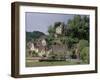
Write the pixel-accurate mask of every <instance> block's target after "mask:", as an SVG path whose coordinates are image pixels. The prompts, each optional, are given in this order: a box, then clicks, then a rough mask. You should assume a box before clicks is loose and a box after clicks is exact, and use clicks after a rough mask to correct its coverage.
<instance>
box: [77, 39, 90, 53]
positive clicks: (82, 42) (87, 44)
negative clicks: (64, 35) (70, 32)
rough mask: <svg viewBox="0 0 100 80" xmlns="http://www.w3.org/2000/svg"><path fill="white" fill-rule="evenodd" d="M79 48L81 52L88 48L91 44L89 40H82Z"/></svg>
mask: <svg viewBox="0 0 100 80" xmlns="http://www.w3.org/2000/svg"><path fill="white" fill-rule="evenodd" d="M78 44H79V48H80V51H81V50H82V49H83V48H84V47H88V46H89V43H88V41H87V40H84V39H83V40H80V41H79V43H78Z"/></svg>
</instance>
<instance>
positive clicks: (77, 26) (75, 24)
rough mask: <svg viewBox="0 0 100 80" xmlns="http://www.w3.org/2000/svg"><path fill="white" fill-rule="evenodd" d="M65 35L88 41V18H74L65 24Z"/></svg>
mask: <svg viewBox="0 0 100 80" xmlns="http://www.w3.org/2000/svg"><path fill="white" fill-rule="evenodd" d="M67 35H68V36H71V37H72V38H73V37H76V38H78V39H86V40H88V41H89V18H88V17H87V16H83V17H81V16H79V15H77V16H74V19H72V20H69V21H68V24H67Z"/></svg>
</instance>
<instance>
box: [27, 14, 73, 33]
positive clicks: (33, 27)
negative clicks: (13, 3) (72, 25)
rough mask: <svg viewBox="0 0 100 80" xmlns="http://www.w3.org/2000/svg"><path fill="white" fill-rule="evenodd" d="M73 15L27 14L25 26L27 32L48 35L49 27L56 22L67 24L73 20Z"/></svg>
mask: <svg viewBox="0 0 100 80" xmlns="http://www.w3.org/2000/svg"><path fill="white" fill-rule="evenodd" d="M73 17H74V15H73V14H58V13H57V14H56V13H36V12H26V13H25V23H26V24H25V26H26V31H27V32H33V31H41V32H43V33H45V34H47V31H48V27H49V26H50V25H53V24H54V23H55V22H64V23H65V24H66V23H67V22H68V20H69V19H73Z"/></svg>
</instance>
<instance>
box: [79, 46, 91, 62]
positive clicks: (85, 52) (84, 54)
mask: <svg viewBox="0 0 100 80" xmlns="http://www.w3.org/2000/svg"><path fill="white" fill-rule="evenodd" d="M80 58H81V60H82V61H83V62H84V63H89V47H84V48H83V49H82V51H81V52H80Z"/></svg>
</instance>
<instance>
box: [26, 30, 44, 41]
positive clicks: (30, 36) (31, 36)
mask: <svg viewBox="0 0 100 80" xmlns="http://www.w3.org/2000/svg"><path fill="white" fill-rule="evenodd" d="M26 36H27V37H26V42H29V41H32V40H33V41H34V40H35V39H37V38H39V37H41V36H45V34H44V33H43V32H40V31H33V32H26Z"/></svg>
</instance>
